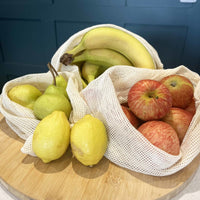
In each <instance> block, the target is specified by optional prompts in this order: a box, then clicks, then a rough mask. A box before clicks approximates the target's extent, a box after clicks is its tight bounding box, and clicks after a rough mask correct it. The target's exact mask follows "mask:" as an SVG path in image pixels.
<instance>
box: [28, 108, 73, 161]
mask: <svg viewBox="0 0 200 200" xmlns="http://www.w3.org/2000/svg"><path fill="white" fill-rule="evenodd" d="M69 140H70V124H69V121H68V119H67V117H66V115H65V113H64V112H63V111H54V112H53V113H51V114H50V115H47V116H46V117H45V118H43V119H42V120H41V121H40V123H39V124H38V125H37V127H36V129H35V131H34V134H33V140H32V147H33V151H34V153H35V154H36V155H37V156H38V157H39V158H40V159H41V160H42V161H43V162H44V163H48V162H50V161H52V160H56V159H58V158H60V157H61V156H62V155H63V154H64V153H65V152H66V150H67V148H68V146H69Z"/></svg>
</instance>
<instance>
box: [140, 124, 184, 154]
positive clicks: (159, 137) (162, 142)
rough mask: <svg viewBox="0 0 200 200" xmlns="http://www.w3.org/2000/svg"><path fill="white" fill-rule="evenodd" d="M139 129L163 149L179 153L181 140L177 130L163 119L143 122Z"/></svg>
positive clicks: (150, 140)
mask: <svg viewBox="0 0 200 200" xmlns="http://www.w3.org/2000/svg"><path fill="white" fill-rule="evenodd" d="M138 131H139V132H140V133H142V134H143V135H144V137H145V138H146V139H147V140H149V142H151V143H152V144H153V145H155V146H156V147H158V148H160V149H162V150H163V151H165V152H167V153H169V154H172V155H178V154H179V152H180V142H179V138H178V136H177V134H176V131H175V130H174V129H173V128H172V127H171V126H170V125H169V124H167V123H165V122H163V121H148V122H145V123H144V124H142V125H141V126H140V127H139V128H138Z"/></svg>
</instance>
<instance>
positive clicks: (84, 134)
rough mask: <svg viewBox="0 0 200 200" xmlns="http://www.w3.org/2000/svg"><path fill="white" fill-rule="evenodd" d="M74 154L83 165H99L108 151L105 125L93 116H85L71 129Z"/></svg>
mask: <svg viewBox="0 0 200 200" xmlns="http://www.w3.org/2000/svg"><path fill="white" fill-rule="evenodd" d="M70 143H71V148H72V153H73V155H74V156H75V158H76V159H77V160H78V161H80V162H81V163H82V164H83V165H86V166H93V165H95V164H97V163H98V162H99V161H100V160H101V159H102V157H103V156H104V153H105V152H106V149H107V143H108V138H107V133H106V129H105V126H104V124H103V123H102V122H101V121H100V120H99V119H97V118H95V117H93V116H91V115H85V116H84V117H83V118H82V119H80V120H79V121H78V122H77V123H75V125H74V126H73V127H72V129H71V137H70Z"/></svg>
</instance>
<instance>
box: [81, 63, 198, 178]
mask: <svg viewBox="0 0 200 200" xmlns="http://www.w3.org/2000/svg"><path fill="white" fill-rule="evenodd" d="M171 74H179V75H183V76H186V77H188V78H189V79H190V80H191V82H192V83H193V85H194V88H195V91H194V97H195V101H196V114H195V116H194V117H193V120H192V122H191V124H190V127H189V129H188V131H187V133H186V136H185V138H184V140H183V142H182V145H181V150H180V154H179V155H177V156H174V155H171V154H168V153H166V152H164V151H163V150H161V149H159V148H157V147H155V146H154V145H152V144H151V143H150V142H149V141H148V140H147V139H146V138H145V137H144V136H143V135H142V134H141V133H140V132H139V131H138V130H136V129H135V128H134V127H133V126H132V125H131V123H130V122H129V121H128V119H127V118H126V116H125V114H124V113H123V111H122V109H121V106H120V104H121V103H124V102H127V95H128V91H129V90H130V88H131V86H132V85H133V84H134V83H136V82H137V81H139V80H142V79H152V80H157V81H159V80H161V79H162V78H163V77H166V76H167V75H171ZM81 96H82V97H83V99H84V100H85V101H86V103H87V105H88V107H89V108H90V110H91V113H92V114H93V115H94V116H95V117H97V118H99V119H100V120H102V121H103V123H104V124H105V126H106V129H107V132H108V137H109V145H108V149H107V152H106V154H105V156H106V157H107V158H108V159H109V160H110V161H112V162H114V163H115V164H117V165H119V166H122V167H125V168H128V169H130V170H133V171H136V172H140V173H144V174H149V175H155V176H166V175H170V174H173V173H175V172H177V171H179V170H181V169H182V168H184V167H185V166H187V165H188V164H189V163H190V162H191V161H192V160H193V159H194V158H195V157H196V156H197V155H198V154H199V152H200V134H199V131H200V123H199V120H200V107H199V100H200V77H199V75H198V74H196V73H194V72H192V71H190V70H189V69H188V68H186V67H184V66H180V67H177V68H174V69H165V70H149V69H141V68H134V67H129V66H115V67H112V68H110V69H108V70H107V71H106V72H104V74H102V75H101V76H100V77H98V78H97V79H96V80H94V81H93V82H91V83H90V84H89V85H88V86H87V87H86V88H85V89H84V90H82V92H81Z"/></svg>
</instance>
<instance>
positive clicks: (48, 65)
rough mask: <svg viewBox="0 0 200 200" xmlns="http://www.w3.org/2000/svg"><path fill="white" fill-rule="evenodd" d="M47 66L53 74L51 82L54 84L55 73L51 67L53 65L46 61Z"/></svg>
mask: <svg viewBox="0 0 200 200" xmlns="http://www.w3.org/2000/svg"><path fill="white" fill-rule="evenodd" d="M47 67H48V68H49V71H50V72H51V74H52V76H53V84H54V85H55V86H56V78H55V75H54V71H53V69H52V67H53V66H52V65H51V63H48V64H47Z"/></svg>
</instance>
